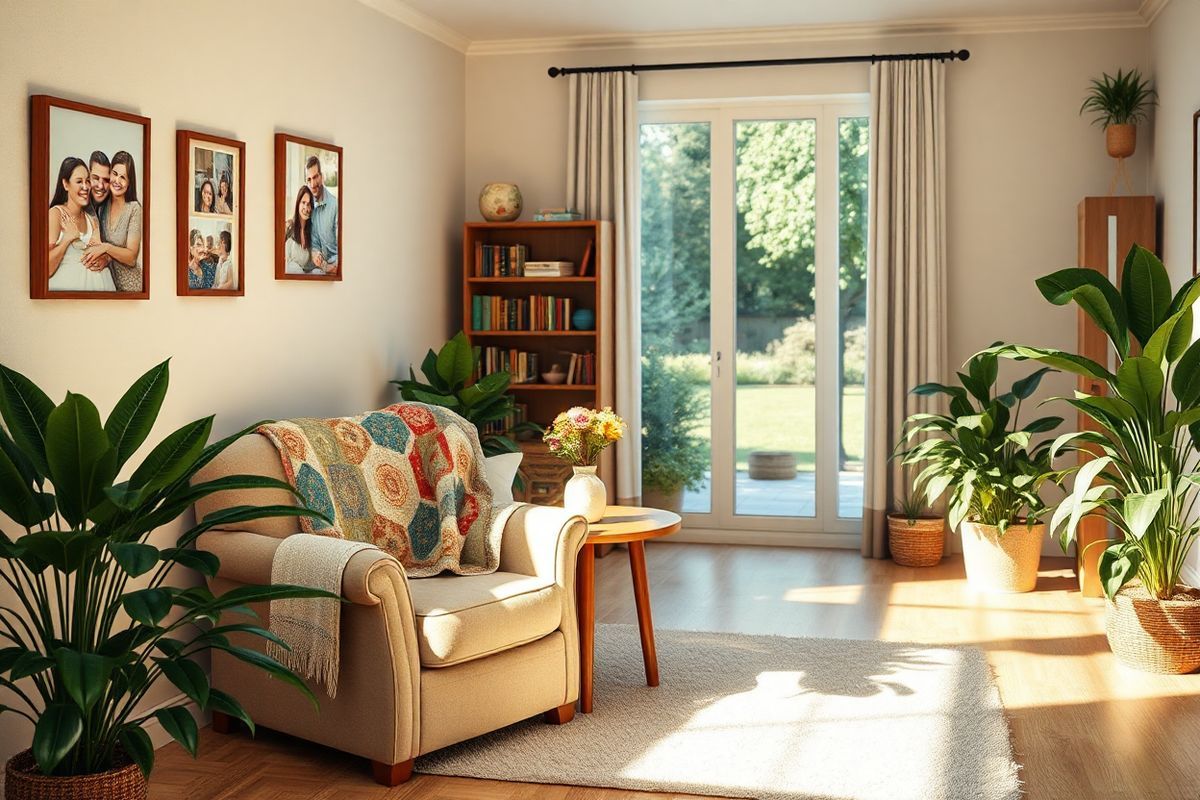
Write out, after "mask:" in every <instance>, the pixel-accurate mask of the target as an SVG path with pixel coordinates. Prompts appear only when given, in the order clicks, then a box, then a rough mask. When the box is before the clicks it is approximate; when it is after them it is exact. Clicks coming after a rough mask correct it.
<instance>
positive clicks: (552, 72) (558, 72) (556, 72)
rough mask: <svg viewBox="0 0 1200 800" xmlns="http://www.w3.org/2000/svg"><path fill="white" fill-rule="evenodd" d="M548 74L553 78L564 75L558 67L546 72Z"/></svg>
mask: <svg viewBox="0 0 1200 800" xmlns="http://www.w3.org/2000/svg"><path fill="white" fill-rule="evenodd" d="M546 74H547V75H549V76H550V77H551V78H557V77H558V76H559V75H561V74H562V70H561V69H559V68H558V67H551V68H550V69H548V70H546Z"/></svg>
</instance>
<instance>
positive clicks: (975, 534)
mask: <svg viewBox="0 0 1200 800" xmlns="http://www.w3.org/2000/svg"><path fill="white" fill-rule="evenodd" d="M959 530H960V531H961V533H962V549H963V561H964V562H966V566H967V582H968V583H969V584H970V585H971V588H973V589H976V590H978V591H983V592H1008V593H1011V592H1032V591H1033V588H1034V587H1035V586H1036V585H1037V575H1038V562H1039V561H1040V560H1041V556H1042V540H1043V539H1045V538H1046V526H1045V524H1044V523H1041V522H1038V523H1036V524H1034V526H1033V527H1032V528H1029V527H1026V525H1025V523H1024V522H1014V523H1013V524H1011V525H1009V526H1008V529H1007V530H1005V532H1004V533H1003V534H1001V533H1000V529H999V528H997V527H996V526H994V525H980V524H979V523H976V522H964V523H963V524H962V525H961V526H960V527H959Z"/></svg>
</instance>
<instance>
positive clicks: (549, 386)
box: [508, 383, 596, 392]
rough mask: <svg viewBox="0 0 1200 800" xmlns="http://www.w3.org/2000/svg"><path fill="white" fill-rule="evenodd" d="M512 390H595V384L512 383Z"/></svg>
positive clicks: (510, 387)
mask: <svg viewBox="0 0 1200 800" xmlns="http://www.w3.org/2000/svg"><path fill="white" fill-rule="evenodd" d="M508 388H509V389H511V390H513V391H514V392H595V391H596V386H595V384H590V383H589V384H584V383H513V384H509V387H508Z"/></svg>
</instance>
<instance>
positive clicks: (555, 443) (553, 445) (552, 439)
mask: <svg viewBox="0 0 1200 800" xmlns="http://www.w3.org/2000/svg"><path fill="white" fill-rule="evenodd" d="M546 446H547V447H549V448H550V450H551V451H555V450H558V449H559V448H560V447H562V441H561V440H560V439H559V438H558V437H557V436H548V437H546Z"/></svg>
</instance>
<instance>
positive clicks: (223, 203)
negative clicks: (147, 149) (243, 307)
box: [180, 142, 241, 292]
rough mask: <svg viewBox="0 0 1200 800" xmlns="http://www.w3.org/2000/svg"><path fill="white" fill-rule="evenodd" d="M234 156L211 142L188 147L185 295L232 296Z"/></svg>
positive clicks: (236, 230)
mask: <svg viewBox="0 0 1200 800" xmlns="http://www.w3.org/2000/svg"><path fill="white" fill-rule="evenodd" d="M240 155H241V154H240V153H239V152H238V151H237V150H236V149H233V148H225V147H223V146H220V145H218V144H215V143H209V142H204V143H201V144H193V145H192V146H191V149H190V161H189V165H190V174H191V176H192V179H191V184H192V191H191V194H192V198H191V204H190V205H191V208H190V212H189V214H188V234H187V250H186V254H187V263H186V265H182V264H181V265H180V267H181V269H183V268H186V270H187V287H188V289H189V290H200V291H205V290H214V291H222V292H228V291H237V290H238V280H239V270H238V266H237V263H236V261H237V254H238V252H239V250H238V247H237V244H238V237H239V236H240V235H241V230H240V219H241V214H240V213H238V212H239V211H240V210H241V209H240V208H238V201H237V200H236V199H235V198H236V197H237V192H236V189H237V186H238V181H239V180H240V179H241V174H240V171H241V163H240Z"/></svg>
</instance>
